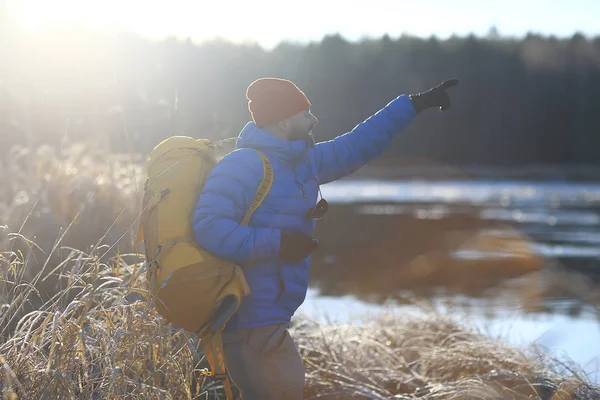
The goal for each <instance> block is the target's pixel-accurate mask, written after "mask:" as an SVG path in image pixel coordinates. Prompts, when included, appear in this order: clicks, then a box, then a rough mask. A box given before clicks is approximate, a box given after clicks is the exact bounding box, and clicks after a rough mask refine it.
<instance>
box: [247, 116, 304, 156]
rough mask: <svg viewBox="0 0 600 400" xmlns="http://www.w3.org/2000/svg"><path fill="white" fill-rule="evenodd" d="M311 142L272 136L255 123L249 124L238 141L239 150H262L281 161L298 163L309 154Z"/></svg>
mask: <svg viewBox="0 0 600 400" xmlns="http://www.w3.org/2000/svg"><path fill="white" fill-rule="evenodd" d="M310 146H311V144H310V142H308V141H306V140H295V141H291V142H290V141H287V140H284V139H281V138H278V137H277V136H274V135H272V134H270V133H269V132H267V131H265V130H264V129H261V128H259V127H258V126H256V124H255V123H254V122H248V123H247V124H246V126H245V127H244V129H242V131H241V132H240V134H239V136H238V140H237V148H238V149H241V148H246V147H249V148H253V149H256V150H260V151H262V152H264V153H266V154H268V155H269V156H271V157H275V158H277V159H279V160H281V161H291V162H298V161H300V160H301V159H302V158H304V157H305V156H306V154H307V152H308V149H309V147H310Z"/></svg>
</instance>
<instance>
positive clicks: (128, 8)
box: [0, 0, 600, 48]
mask: <svg viewBox="0 0 600 400" xmlns="http://www.w3.org/2000/svg"><path fill="white" fill-rule="evenodd" d="M0 1H2V0H0ZM3 1H4V4H5V6H6V7H7V8H6V10H7V11H8V12H7V15H8V16H9V18H10V19H11V21H12V22H13V23H14V24H15V25H16V26H17V27H19V28H22V29H23V30H25V31H27V32H28V33H32V34H36V33H38V34H39V33H40V32H43V30H44V28H61V29H64V28H66V27H68V26H70V24H77V25H85V26H88V27H90V28H93V29H97V30H98V31H100V32H104V33H113V32H118V31H128V32H132V33H136V34H139V35H142V36H146V37H150V38H156V39H161V38H164V37H169V36H176V37H181V38H187V37H190V38H191V39H192V40H193V41H195V42H198V41H201V40H205V39H210V38H214V37H221V38H225V39H228V40H231V41H235V42H240V41H250V42H257V43H259V44H260V45H262V46H263V47H265V48H271V47H273V46H275V45H276V44H278V43H279V42H280V41H282V40H286V41H294V42H303V43H305V42H308V41H318V40H320V39H321V38H322V37H323V36H324V35H326V34H336V33H338V34H341V35H342V36H343V37H345V38H346V39H348V40H357V39H360V38H363V37H375V38H377V37H381V36H382V35H384V34H386V33H387V34H388V35H390V36H391V37H397V36H400V35H401V34H403V33H405V34H411V35H415V36H420V37H430V36H432V35H435V36H437V37H438V38H441V39H443V38H447V37H449V36H451V35H452V34H456V35H458V36H465V35H468V34H471V33H473V34H475V35H478V36H482V35H486V34H487V33H488V31H489V29H490V27H492V26H495V27H496V28H497V29H498V31H499V32H500V34H502V35H507V36H513V37H515V36H516V37H520V36H523V35H525V34H527V33H528V32H534V33H539V34H543V35H551V34H552V35H556V36H559V37H564V36H571V35H572V34H574V33H575V32H581V33H583V34H585V35H590V36H595V35H600V22H599V21H600V0H504V1H484V0H481V1H477V0H453V1H448V0H445V1H442V0H426V1H417V0H408V1H407V0H345V1H344V0H303V1H299V2H289V1H284V0H218V1H215V2H212V3H210V2H207V1H206V0H204V1H202V0H169V1H161V2H159V1H153V0H102V1H100V0H96V1H92V0H52V1H49V0H3Z"/></svg>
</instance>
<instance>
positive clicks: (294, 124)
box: [284, 109, 319, 141]
mask: <svg viewBox="0 0 600 400" xmlns="http://www.w3.org/2000/svg"><path fill="white" fill-rule="evenodd" d="M317 122H319V120H318V119H317V117H315V116H314V115H313V114H312V113H311V112H310V109H306V110H304V111H301V112H299V113H298V114H296V115H294V116H292V117H290V118H288V119H286V120H285V121H284V124H285V131H286V133H287V140H289V141H294V140H309V139H310V133H311V132H312V130H313V128H314V126H315V125H316V124H317Z"/></svg>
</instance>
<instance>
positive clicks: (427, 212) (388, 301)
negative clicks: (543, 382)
mask: <svg viewBox="0 0 600 400" xmlns="http://www.w3.org/2000/svg"><path fill="white" fill-rule="evenodd" d="M322 194H323V197H324V198H325V199H326V200H327V201H328V202H329V203H330V210H329V212H328V214H327V215H326V216H325V217H324V218H323V219H322V220H321V221H319V222H318V223H317V229H316V237H317V238H318V239H319V241H320V244H321V245H320V248H319V250H318V251H317V252H315V253H314V254H313V256H312V271H311V274H312V276H311V284H312V286H311V288H310V290H309V293H308V295H307V299H306V302H305V303H304V304H303V306H302V307H301V308H300V310H299V312H300V313H306V314H308V315H310V316H312V317H314V318H317V319H320V320H322V321H324V322H335V323H345V322H352V323H357V322H360V320H361V318H362V316H363V315H365V314H366V315H368V318H371V317H372V316H373V315H374V314H375V313H379V312H390V310H393V312H401V313H405V312H420V311H419V308H417V307H416V306H414V305H413V303H412V302H411V301H410V300H407V299H408V298H410V297H411V296H416V297H417V298H419V299H425V300H426V301H428V302H429V303H431V304H432V305H433V306H434V307H435V308H437V309H438V310H440V311H442V312H444V313H448V314H451V315H453V316H454V317H456V318H457V319H459V320H461V321H464V322H465V323H469V324H472V325H475V326H477V327H479V328H480V329H481V330H482V331H484V332H486V333H487V334H489V335H491V336H494V337H499V338H502V339H504V340H506V341H507V342H508V343H511V344H513V345H515V346H520V347H523V348H526V347H528V346H529V345H531V344H537V345H538V346H541V347H540V348H541V349H542V350H543V351H546V352H550V353H551V354H553V355H555V356H558V357H559V358H561V359H563V360H569V361H573V362H575V363H577V364H578V365H579V366H580V367H582V368H583V369H584V370H585V372H586V373H587V374H589V377H590V379H591V380H592V381H595V382H600V373H598V371H599V370H600V183H595V182H591V183H590V182H586V183H569V182H556V181H535V180H529V181H526V180H519V181H517V180H515V181H502V180H498V179H494V180H483V179H478V180H445V181H424V180H414V179H410V180H409V179H405V180H374V179H347V180H341V181H338V182H334V183H330V184H327V185H324V186H323V187H322Z"/></svg>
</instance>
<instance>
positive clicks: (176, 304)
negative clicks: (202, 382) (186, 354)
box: [138, 136, 273, 399]
mask: <svg viewBox="0 0 600 400" xmlns="http://www.w3.org/2000/svg"><path fill="white" fill-rule="evenodd" d="M257 152H258V154H259V155H260V157H261V158H262V161H263V169H264V176H263V179H262V182H261V183H260V185H259V187H258V189H257V191H256V196H255V198H254V201H253V202H252V204H251V205H250V207H249V208H248V210H247V211H246V214H245V215H244V218H243V219H242V221H240V223H241V224H244V225H247V224H248V222H249V221H250V218H251V217H252V214H253V213H254V211H255V210H256V209H257V208H258V206H259V205H260V204H261V203H262V202H263V200H264V199H265V197H266V196H267V194H268V192H269V190H270V189H271V185H272V183H273V169H272V166H271V164H270V162H269V160H268V159H267V158H266V157H265V155H264V154H262V153H261V152H259V151H257ZM217 161H218V157H217V147H216V146H215V145H214V144H213V143H211V142H210V141H209V140H206V139H194V138H191V137H186V136H172V137H170V138H168V139H166V140H164V141H163V142H161V143H159V144H158V145H157V146H156V147H155V148H154V149H153V150H152V152H151V153H150V158H149V161H148V177H147V180H146V183H145V185H144V198H143V210H142V214H141V217H140V225H139V229H138V240H143V241H144V248H145V252H146V262H147V265H148V272H147V278H148V282H149V290H150V292H151V294H152V295H153V296H154V300H155V301H154V303H155V307H156V309H157V311H158V312H159V314H160V315H162V316H163V317H164V318H165V319H166V320H167V321H169V322H171V323H173V324H175V325H177V326H178V327H181V328H183V329H185V330H186V331H189V332H193V333H197V334H198V335H199V337H200V339H201V341H202V343H203V345H204V347H205V352H206V356H207V358H208V362H209V365H210V368H211V369H212V371H205V372H204V373H205V375H209V376H214V377H215V378H217V379H220V380H222V381H223V385H224V387H225V391H226V394H227V398H228V399H231V398H232V392H231V383H230V381H229V379H228V376H227V372H226V369H225V362H224V357H223V350H222V347H223V343H222V339H221V332H222V330H223V328H224V326H225V324H226V323H227V321H229V319H230V318H231V316H232V315H233V314H234V313H235V312H236V311H237V310H238V308H239V306H240V304H241V301H242V298H243V296H245V295H248V294H250V289H249V288H248V284H247V282H246V279H245V278H244V273H243V272H242V269H241V268H240V267H239V266H237V265H235V264H234V263H233V262H230V261H227V260H223V259H220V258H219V257H217V256H215V255H214V254H212V253H209V252H208V251H206V250H204V249H203V248H202V247H200V246H199V245H198V244H197V242H196V240H195V238H194V234H193V231H192V218H193V212H194V208H195V206H196V204H197V202H198V199H199V195H200V193H201V191H202V188H203V187H204V183H205V182H206V179H207V178H208V175H209V173H210V171H211V170H212V168H213V167H214V166H215V165H216V163H217Z"/></svg>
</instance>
